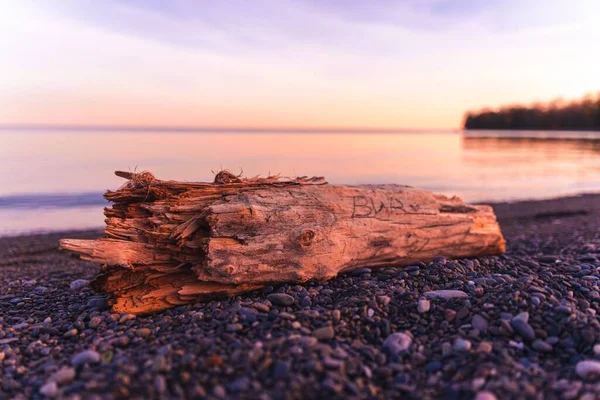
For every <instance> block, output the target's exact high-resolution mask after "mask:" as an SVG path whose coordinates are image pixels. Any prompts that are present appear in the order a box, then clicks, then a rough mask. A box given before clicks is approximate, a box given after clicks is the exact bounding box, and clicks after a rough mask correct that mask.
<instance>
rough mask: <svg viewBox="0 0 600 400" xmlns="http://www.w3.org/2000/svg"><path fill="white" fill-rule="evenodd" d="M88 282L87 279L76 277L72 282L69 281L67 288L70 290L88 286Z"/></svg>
mask: <svg viewBox="0 0 600 400" xmlns="http://www.w3.org/2000/svg"><path fill="white" fill-rule="evenodd" d="M89 284H90V281H88V280H87V279H76V280H74V281H73V282H71V284H70V285H69V288H70V289H71V290H81V289H83V288H86V287H88V285H89Z"/></svg>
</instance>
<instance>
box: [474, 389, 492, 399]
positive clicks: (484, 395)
mask: <svg viewBox="0 0 600 400" xmlns="http://www.w3.org/2000/svg"><path fill="white" fill-rule="evenodd" d="M496 399H497V397H496V395H495V394H494V393H492V392H488V391H487V390H484V391H483V392H479V393H477V395H476V396H475V400H496Z"/></svg>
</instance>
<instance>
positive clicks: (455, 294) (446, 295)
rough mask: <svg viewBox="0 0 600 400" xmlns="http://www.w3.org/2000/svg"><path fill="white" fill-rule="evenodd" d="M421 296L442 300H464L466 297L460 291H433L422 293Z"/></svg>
mask: <svg viewBox="0 0 600 400" xmlns="http://www.w3.org/2000/svg"><path fill="white" fill-rule="evenodd" d="M423 296H425V297H429V298H433V299H442V300H450V299H466V298H467V297H468V296H467V294H466V293H465V292H463V291H462V290H434V291H432V292H425V293H423Z"/></svg>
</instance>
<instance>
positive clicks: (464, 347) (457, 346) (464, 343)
mask: <svg viewBox="0 0 600 400" xmlns="http://www.w3.org/2000/svg"><path fill="white" fill-rule="evenodd" d="M454 350H455V351H461V352H462V351H469V350H471V342H470V341H468V340H465V339H462V338H458V339H456V341H455V342H454Z"/></svg>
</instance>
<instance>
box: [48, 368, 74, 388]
mask: <svg viewBox="0 0 600 400" xmlns="http://www.w3.org/2000/svg"><path fill="white" fill-rule="evenodd" d="M73 379H75V368H71V367H62V368H61V369H59V370H58V371H56V372H55V373H53V374H52V376H51V377H50V380H52V381H54V382H56V383H58V384H59V385H64V384H66V383H69V382H71V381H72V380H73Z"/></svg>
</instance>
